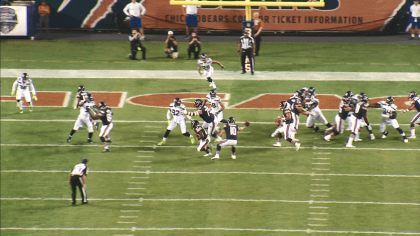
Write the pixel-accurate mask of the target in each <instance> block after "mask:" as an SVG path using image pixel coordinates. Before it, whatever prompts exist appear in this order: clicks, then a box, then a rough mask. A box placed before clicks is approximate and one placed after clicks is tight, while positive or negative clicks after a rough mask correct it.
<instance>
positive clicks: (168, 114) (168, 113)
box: [166, 109, 171, 120]
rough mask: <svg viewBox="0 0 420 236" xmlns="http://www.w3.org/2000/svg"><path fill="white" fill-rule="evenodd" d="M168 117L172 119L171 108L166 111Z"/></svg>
mask: <svg viewBox="0 0 420 236" xmlns="http://www.w3.org/2000/svg"><path fill="white" fill-rule="evenodd" d="M166 119H167V120H170V119H171V110H169V109H168V112H166Z"/></svg>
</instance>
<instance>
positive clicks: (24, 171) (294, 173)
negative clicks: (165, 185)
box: [0, 170, 420, 184]
mask: <svg viewBox="0 0 420 236" xmlns="http://www.w3.org/2000/svg"><path fill="white" fill-rule="evenodd" d="M0 172H1V173H69V172H70V170H2V171H0ZM89 172H92V173H118V174H120V173H123V174H189V175H201V174H228V175H230V174H234V175H235V174H237V175H292V176H294V175H296V176H350V177H390V178H420V175H385V174H382V175H381V174H341V173H299V172H245V171H226V172H225V171H149V170H148V171H134V170H89ZM312 180H314V181H328V180H330V179H312ZM129 183H130V184H146V183H147V182H129Z"/></svg>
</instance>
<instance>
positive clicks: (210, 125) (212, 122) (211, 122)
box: [184, 99, 221, 141]
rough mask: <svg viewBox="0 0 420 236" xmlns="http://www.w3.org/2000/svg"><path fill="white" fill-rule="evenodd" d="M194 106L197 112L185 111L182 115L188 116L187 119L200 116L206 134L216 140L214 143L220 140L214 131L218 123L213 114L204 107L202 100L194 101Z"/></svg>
mask: <svg viewBox="0 0 420 236" xmlns="http://www.w3.org/2000/svg"><path fill="white" fill-rule="evenodd" d="M194 105H195V107H196V108H197V111H195V112H187V111H186V110H185V111H184V114H186V115H188V116H189V117H192V116H200V117H201V118H202V119H203V120H204V124H203V128H205V129H207V133H208V134H209V135H211V136H212V137H214V138H216V141H219V140H221V138H220V137H219V135H218V134H217V131H216V127H217V124H218V123H219V121H218V120H217V119H215V118H214V115H213V113H211V112H210V109H209V108H208V107H207V105H204V103H203V100H201V99H196V100H195V102H194Z"/></svg>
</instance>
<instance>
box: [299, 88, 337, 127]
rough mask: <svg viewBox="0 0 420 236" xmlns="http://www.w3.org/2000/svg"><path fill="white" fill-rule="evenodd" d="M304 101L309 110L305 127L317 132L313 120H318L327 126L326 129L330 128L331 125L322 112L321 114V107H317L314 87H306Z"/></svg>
mask: <svg viewBox="0 0 420 236" xmlns="http://www.w3.org/2000/svg"><path fill="white" fill-rule="evenodd" d="M304 103H305V109H306V110H307V111H309V112H310V114H309V116H308V117H307V118H306V127H308V128H311V129H314V132H317V131H318V130H319V127H318V126H316V125H315V121H316V120H319V121H321V122H322V123H323V124H324V125H326V126H327V129H328V128H331V126H332V125H331V124H330V123H329V122H328V121H327V119H326V118H325V116H324V114H322V111H321V109H319V100H318V99H317V98H316V95H315V88H314V87H310V88H309V89H308V92H307V95H306V98H305V100H304Z"/></svg>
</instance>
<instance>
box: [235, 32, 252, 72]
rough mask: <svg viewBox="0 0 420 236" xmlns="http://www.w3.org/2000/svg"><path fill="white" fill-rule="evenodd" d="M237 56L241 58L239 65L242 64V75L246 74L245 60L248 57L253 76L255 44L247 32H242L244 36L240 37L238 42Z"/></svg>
mask: <svg viewBox="0 0 420 236" xmlns="http://www.w3.org/2000/svg"><path fill="white" fill-rule="evenodd" d="M238 54H239V55H240V56H241V64H242V74H245V73H246V70H245V60H246V57H247V56H248V59H249V62H250V64H251V68H250V69H251V74H252V75H253V74H254V68H255V61H254V56H255V42H254V38H252V37H251V36H249V31H248V30H244V36H242V37H241V39H240V41H239V47H238Z"/></svg>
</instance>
